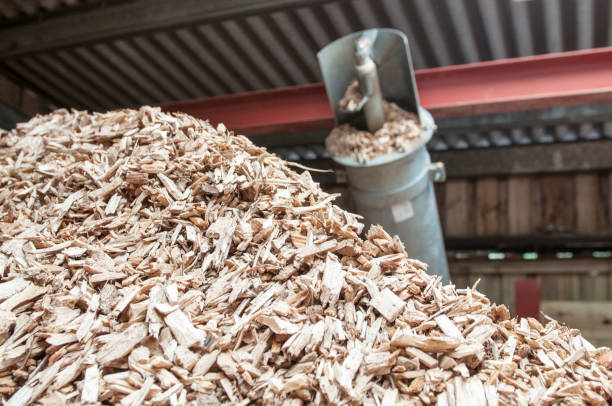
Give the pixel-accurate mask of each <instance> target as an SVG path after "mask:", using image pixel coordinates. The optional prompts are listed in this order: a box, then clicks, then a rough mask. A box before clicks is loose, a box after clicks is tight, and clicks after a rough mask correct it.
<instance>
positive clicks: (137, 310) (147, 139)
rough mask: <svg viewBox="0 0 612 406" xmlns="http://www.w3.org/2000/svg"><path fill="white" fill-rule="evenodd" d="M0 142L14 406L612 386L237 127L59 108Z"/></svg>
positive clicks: (566, 348) (559, 344) (7, 347)
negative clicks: (367, 222)
mask: <svg viewBox="0 0 612 406" xmlns="http://www.w3.org/2000/svg"><path fill="white" fill-rule="evenodd" d="M0 150H1V154H2V155H1V160H0V182H1V185H2V188H1V191H0V202H1V212H2V223H1V227H2V228H1V231H2V234H1V238H2V241H1V246H0V252H1V253H0V277H1V282H0V394H1V395H0V396H1V397H2V402H3V403H4V404H5V405H7V406H15V405H29V404H40V405H47V406H51V405H77V404H120V405H166V404H170V405H213V404H218V403H231V404H239V405H245V404H248V403H259V404H282V405H296V406H297V405H301V404H304V403H311V402H312V403H314V404H316V405H319V404H365V405H384V406H390V405H395V404H401V405H431V404H437V405H457V406H461V405H476V406H479V405H498V404H499V405H551V404H559V405H561V404H565V405H583V404H590V405H606V404H608V402H609V401H610V399H611V398H612V387H611V385H610V376H611V373H610V372H608V370H607V369H606V366H609V365H608V364H609V353H607V352H605V349H595V348H594V347H593V346H592V345H590V344H589V343H588V342H587V341H586V340H585V339H583V338H582V337H581V336H580V335H579V332H578V331H576V330H570V329H568V328H567V327H563V326H560V325H559V324H558V323H557V322H550V323H549V324H548V325H546V326H543V325H541V324H540V323H539V322H538V321H536V320H534V319H522V320H521V321H520V322H519V321H517V320H514V319H510V314H509V312H508V310H507V309H506V308H505V307H504V306H495V305H492V304H491V303H490V302H489V300H488V299H487V298H486V297H485V296H484V295H482V294H480V293H478V292H477V291H476V290H475V288H465V289H457V288H455V287H454V286H452V285H449V286H441V283H440V279H439V278H438V277H434V276H431V275H429V274H428V273H427V272H426V268H427V267H426V265H424V264H422V263H420V262H418V261H415V260H411V259H409V258H408V257H407V255H406V253H405V251H404V249H403V246H402V244H401V242H400V241H399V240H398V238H397V237H391V236H389V235H388V234H387V233H386V232H385V231H384V230H383V229H382V228H380V227H378V226H374V227H372V228H371V229H370V230H369V231H368V232H367V234H366V239H365V240H364V239H361V238H360V237H359V234H360V232H361V231H362V225H361V224H360V223H359V222H358V218H357V216H355V215H353V214H350V213H347V212H345V211H343V210H341V209H339V208H338V207H336V206H334V205H333V204H332V201H333V199H334V198H335V197H336V196H335V195H329V194H326V193H324V192H323V191H321V189H320V188H319V186H318V185H317V184H315V183H313V181H312V179H311V177H310V175H309V173H308V172H303V173H302V174H298V173H296V172H294V171H292V170H291V169H290V168H289V167H288V164H287V163H286V162H284V161H282V160H281V159H279V158H277V157H275V156H273V155H271V154H269V153H267V152H266V151H265V150H264V149H262V148H258V147H255V146H254V145H253V144H252V143H251V142H250V141H248V140H247V139H246V138H244V137H241V136H234V135H232V134H231V133H229V132H228V131H226V129H225V128H224V127H223V126H222V125H220V126H218V127H217V128H216V129H215V128H213V127H212V126H210V125H209V124H208V123H207V122H203V121H200V120H196V119H194V118H192V117H190V116H187V115H181V114H176V115H169V114H165V113H162V112H161V111H160V110H159V109H156V108H150V107H143V108H141V109H140V110H123V111H114V112H109V113H105V114H87V113H85V112H77V111H72V112H68V111H65V110H59V111H56V112H54V113H52V114H49V115H46V116H38V117H36V118H34V119H32V120H31V121H30V122H28V123H25V124H21V125H19V126H18V128H17V129H16V130H14V131H11V132H10V133H2V134H0ZM415 238H418V236H415ZM600 357H603V358H605V360H604V361H605V362H602V364H606V363H607V364H606V366H605V365H602V364H600V363H598V362H597V360H598V359H599V358H600ZM606 357H607V358H606Z"/></svg>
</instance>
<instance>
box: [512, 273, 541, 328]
mask: <svg viewBox="0 0 612 406" xmlns="http://www.w3.org/2000/svg"><path fill="white" fill-rule="evenodd" d="M541 303H542V289H541V287H540V282H539V281H538V280H537V279H518V280H516V281H515V282H514V309H515V315H516V316H517V317H519V318H520V317H533V318H534V319H539V318H540V306H541Z"/></svg>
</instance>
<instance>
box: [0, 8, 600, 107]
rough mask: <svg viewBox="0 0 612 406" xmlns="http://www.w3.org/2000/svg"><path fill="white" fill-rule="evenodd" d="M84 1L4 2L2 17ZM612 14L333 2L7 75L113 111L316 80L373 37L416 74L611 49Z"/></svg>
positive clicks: (107, 45) (95, 50)
mask: <svg viewBox="0 0 612 406" xmlns="http://www.w3.org/2000/svg"><path fill="white" fill-rule="evenodd" d="M86 1H87V0H55V1H50V0H28V1H24V2H23V4H22V2H21V1H17V0H8V1H7V0H0V8H1V9H2V10H6V9H7V8H6V7H7V5H10V4H12V5H15V7H17V5H18V6H19V7H20V8H24V7H25V4H30V5H32V6H31V7H30V9H33V8H35V7H38V8H41V7H44V4H47V3H48V4H51V3H53V4H56V5H60V6H66V7H67V6H68V5H73V4H76V5H82V3H83V2H86ZM93 1H95V0H93ZM58 7H59V6H58ZM24 10H25V9H24ZM30 11H31V10H30ZM611 11H612V8H611V7H610V3H609V2H608V1H606V0H531V1H514V0H353V1H336V2H332V3H327V4H322V5H316V6H310V7H302V8H298V9H292V10H285V11H279V12H275V13H272V14H267V15H258V16H251V17H246V18H240V19H232V20H226V21H221V22H217V23H214V24H207V25H201V26H195V27H185V28H181V29H176V30H171V31H166V32H156V33H151V34H147V35H139V36H135V37H130V38H123V39H119V40H113V41H107V42H99V43H94V44H88V45H83V46H78V47H74V48H69V49H62V50H57V51H52V52H46V53H41V54H37V55H30V56H25V57H16V58H13V59H10V60H4V61H1V63H0V67H1V68H3V69H5V70H7V71H8V72H9V73H11V74H12V75H14V76H16V77H18V78H20V79H21V80H23V81H24V82H26V83H28V84H29V86H30V87H32V89H33V90H35V91H39V92H42V93H43V94H45V95H46V96H49V97H51V99H52V100H54V101H55V102H56V103H57V104H58V105H61V106H71V107H79V108H89V109H110V108H117V107H122V106H131V105H138V104H145V103H149V104H150V103H159V102H165V101H172V100H182V99H190V98H197V97H208V96H214V95H220V94H226V93H235V92H244V91H249V90H257V89H264V88H273V87H282V86H289V85H298V84H305V83H310V82H314V81H319V80H320V79H321V78H320V73H319V68H318V65H317V61H316V52H317V51H318V50H319V49H320V48H321V47H323V46H324V45H326V44H327V43H329V42H330V41H332V40H334V39H336V38H338V37H340V36H342V35H345V34H348V33H350V32H354V31H358V30H361V29H365V28H372V27H394V28H397V29H400V30H402V31H404V32H405V33H406V34H407V36H408V38H409V40H410V46H411V51H412V53H413V58H414V64H415V68H417V69H419V68H426V67H436V66H442V65H451V64H462V63H468V62H476V61H482V60H489V59H498V58H508V57H516V56H524V55H532V54H540V53H548V52H558V51H567V50H574V49H581V48H593V47H600V46H606V45H609V44H611V43H612V29H610V27H612V21H611V18H612V17H611ZM22 12H24V13H25V12H26V11H22ZM3 13H4V14H5V15H6V12H3Z"/></svg>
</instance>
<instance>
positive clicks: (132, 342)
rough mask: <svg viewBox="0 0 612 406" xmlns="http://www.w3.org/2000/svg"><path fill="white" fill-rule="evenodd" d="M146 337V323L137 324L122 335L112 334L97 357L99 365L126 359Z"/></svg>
mask: <svg viewBox="0 0 612 406" xmlns="http://www.w3.org/2000/svg"><path fill="white" fill-rule="evenodd" d="M146 336H147V326H146V324H145V323H135V324H132V325H131V326H129V327H128V328H127V329H125V331H123V332H122V333H115V334H112V336H111V338H110V339H109V340H108V341H107V343H106V344H105V345H104V346H103V347H102V348H100V350H99V351H98V354H97V357H96V359H97V361H98V363H100V364H101V365H103V366H104V365H106V364H108V363H110V362H111V361H114V360H116V359H119V358H121V357H124V356H125V355H127V354H129V353H130V351H132V349H133V348H134V347H136V346H137V345H138V344H139V343H140V342H141V341H142V340H144V338H145V337H146Z"/></svg>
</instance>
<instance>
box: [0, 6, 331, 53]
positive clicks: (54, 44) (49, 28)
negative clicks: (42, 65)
mask: <svg viewBox="0 0 612 406" xmlns="http://www.w3.org/2000/svg"><path fill="white" fill-rule="evenodd" d="M330 1H334V0H205V1H202V0H173V1H165V0H140V1H135V2H125V3H123V4H117V5H112V6H105V5H104V4H102V5H101V6H99V7H97V8H94V9H87V10H82V11H74V12H71V13H67V14H66V15H62V16H58V17H53V18H49V19H48V20H45V21H35V22H32V23H27V24H24V25H17V26H13V27H9V28H5V29H2V30H0V59H7V58H10V57H17V56H24V55H29V54H33V53H38V52H43V51H48V50H53V49H58V48H65V47H71V46H76V45H82V44H87V43H92V42H99V41H105V40H110V39H115V38H120V37H127V36H133V35H137V34H144V33H149V32H153V31H163V30H170V29H173V28H178V27H187V26H191V25H196V24H206V23H209V22H213V21H214V22H217V21H220V20H224V19H229V18H241V17H246V16H251V15H256V14H263V13H271V12H274V11H278V10H286V9H291V8H296V7H302V6H310V5H313V4H320V3H327V2H330ZM335 1H337V0H335Z"/></svg>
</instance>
